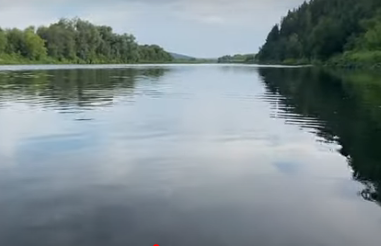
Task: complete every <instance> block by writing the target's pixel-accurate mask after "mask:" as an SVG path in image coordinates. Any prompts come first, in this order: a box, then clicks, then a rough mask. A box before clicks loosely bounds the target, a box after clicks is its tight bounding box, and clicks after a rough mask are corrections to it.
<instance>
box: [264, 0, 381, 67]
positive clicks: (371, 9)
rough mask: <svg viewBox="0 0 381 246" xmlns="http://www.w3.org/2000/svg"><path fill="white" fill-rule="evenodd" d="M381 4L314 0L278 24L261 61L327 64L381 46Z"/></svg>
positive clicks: (369, 0)
mask: <svg viewBox="0 0 381 246" xmlns="http://www.w3.org/2000/svg"><path fill="white" fill-rule="evenodd" d="M380 11H381V1H379V0H362V1H358V0H311V1H310V2H308V3H307V2H305V3H303V4H302V5H301V6H300V7H298V8H297V9H294V10H292V11H289V12H288V14H287V16H286V17H284V18H283V19H282V20H281V23H280V24H276V25H275V26H274V27H273V28H272V30H271V31H270V33H269V34H268V37H267V39H266V42H265V44H264V45H263V46H262V47H261V48H260V52H259V53H258V56H257V58H258V60H259V61H261V62H284V61H285V60H290V59H292V60H295V61H297V60H308V61H313V60H320V61H327V60H329V59H331V58H332V57H334V56H336V55H341V54H344V53H346V52H362V51H376V50H379V49H380V47H381V18H380V17H381V13H380Z"/></svg>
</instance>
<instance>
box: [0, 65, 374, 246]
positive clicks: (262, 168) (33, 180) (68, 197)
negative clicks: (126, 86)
mask: <svg viewBox="0 0 381 246" xmlns="http://www.w3.org/2000/svg"><path fill="white" fill-rule="evenodd" d="M150 86H151V87H150ZM148 87H150V88H148ZM149 90H150V91H149ZM152 91H155V93H151V92H152ZM264 96H265V91H264V88H263V85H262V84H261V82H260V80H259V79H258V76H257V74H256V72H255V70H254V71H251V70H250V71H242V70H238V71H237V70H221V69H220V68H215V67H203V66H202V67H199V68H198V67H194V68H192V69H189V68H188V69H185V68H184V70H182V68H176V69H173V70H171V71H170V72H168V73H166V74H164V75H163V77H161V78H160V79H159V80H158V81H157V82H155V83H153V84H152V83H148V84H147V82H146V81H145V80H144V79H141V78H140V79H139V78H138V79H137V81H136V83H135V87H134V89H133V93H132V97H133V100H127V101H125V100H123V98H120V100H117V101H116V102H115V103H114V104H112V106H109V107H106V108H104V107H102V106H100V107H94V108H93V110H90V111H86V116H85V117H87V118H90V119H92V120H90V121H76V119H78V115H76V114H60V113H59V112H60V111H57V110H53V109H52V110H51V109H49V108H43V109H42V108H40V107H39V106H38V104H36V105H34V106H33V108H32V107H29V106H28V102H17V101H15V102H8V104H7V106H6V107H3V108H0V119H2V127H1V128H0V136H1V139H0V158H1V160H2V161H1V165H0V172H3V173H5V174H7V175H1V173H0V177H2V181H0V188H1V187H7V188H12V189H13V191H14V192H16V193H18V194H23V196H21V195H20V196H16V195H15V193H14V192H5V193H4V194H3V201H7V203H5V204H6V205H8V206H9V205H12V206H13V205H14V206H15V207H13V208H11V207H8V208H7V209H5V210H3V213H1V212H0V213H1V214H3V215H5V218H4V221H7V222H9V223H11V225H12V226H15V227H16V228H18V226H20V225H21V224H23V223H25V224H26V225H28V226H30V227H34V228H45V227H49V226H53V225H55V226H57V228H54V229H52V230H53V231H55V232H54V233H60V232H62V233H64V234H65V233H66V234H65V236H62V235H61V236H62V238H64V239H65V238H66V239H67V240H69V239H70V238H71V239H72V238H75V235H77V234H76V228H77V227H78V228H81V229H78V228H77V229H78V230H80V231H81V230H83V231H81V232H82V235H83V236H84V237H85V238H87V240H88V241H86V240H85V243H84V245H90V244H93V245H101V243H102V242H103V243H104V242H110V241H109V240H111V242H112V239H110V238H117V239H118V240H120V242H135V243H137V242H138V243H150V241H149V239H150V238H159V239H161V240H163V241H164V242H166V240H169V241H167V242H168V243H170V242H179V241H181V239H184V238H185V239H187V240H188V241H187V242H189V243H191V242H192V243H198V244H199V245H207V244H210V243H213V244H214V243H216V242H224V243H226V245H232V244H233V243H234V242H236V243H237V242H239V243H238V244H240V245H248V244H250V243H251V242H253V241H254V242H259V243H262V245H281V243H282V242H288V243H293V245H303V244H304V245H307V244H308V245H321V244H322V245H345V246H352V245H353V246H354V245H361V244H362V242H366V243H367V245H378V244H377V243H378V242H379V240H378V239H379V237H378V236H377V235H378V231H379V229H380V226H379V221H380V219H381V217H380V216H377V214H378V211H379V209H378V207H377V206H375V205H374V204H372V203H366V202H364V201H363V200H362V199H360V198H359V197H358V194H357V193H358V192H359V191H360V190H361V189H362V186H361V185H360V184H358V183H356V182H354V181H352V180H351V171H350V169H349V168H348V166H347V163H346V159H345V158H344V157H343V156H341V155H340V154H339V153H338V152H337V149H339V148H338V147H339V146H337V145H336V144H334V143H324V142H322V141H318V140H319V137H317V136H316V135H314V134H312V133H311V132H309V131H308V130H307V129H305V128H300V127H299V126H298V125H295V124H286V119H284V118H283V117H279V118H276V117H271V115H273V114H274V107H273V106H272V105H270V104H269V102H268V101H266V100H263V97H264ZM115 97H116V98H118V94H117V91H116V94H115ZM275 113H276V112H275ZM300 120H302V119H300ZM307 121H309V122H310V121H312V119H307ZM25 184H29V185H25ZM0 201H1V199H0ZM22 201H24V202H25V203H26V204H29V205H30V208H28V209H26V210H25V211H24V208H23V207H20V205H19V204H20V202H22ZM3 204H4V202H3ZM17 206H19V207H17ZM0 208H4V205H1V202H0ZM7 211H8V212H9V213H8V214H6V212H7ZM18 216H20V217H18ZM21 216H25V217H24V219H22V220H17V219H18V218H21ZM76 226H77V227H76ZM92 226H94V227H97V228H93V227H92ZM120 227H124V228H126V231H122V230H121V229H120ZM2 228H3V229H4V231H5V232H7V231H8V230H9V228H11V227H6V225H5V224H3V223H1V222H0V229H2ZM45 229H46V228H45ZM42 231H43V230H42ZM25 233H26V234H25V238H29V239H31V242H32V245H34V244H33V242H35V241H33V240H32V239H33V238H34V237H33V235H32V234H28V233H29V232H28V231H26V232H25ZM54 233H53V234H49V235H50V236H51V237H52V238H50V239H47V242H53V241H54V240H53V239H54V238H57V237H58V235H56V234H54ZM99 233H105V235H106V236H105V238H103V240H105V241H102V240H101V239H99V240H98V241H97V240H96V238H92V237H93V236H95V235H100V234H99ZM274 233H275V235H274ZM145 234H147V235H149V236H148V237H146V238H145V237H144V235H145ZM1 235H4V234H1V233H0V241H1ZM38 235H43V234H38ZM139 235H140V236H139ZM169 235H171V236H172V239H171V240H173V241H171V240H170V239H168V238H169ZM166 236H168V237H166ZM90 238H92V239H90ZM197 239H198V241H197ZM20 240H21V239H20ZM49 240H51V241H49ZM63 242H68V243H73V242H78V241H75V240H74V241H70V240H69V241H63ZM311 242H315V244H311ZM114 244H115V245H119V244H118V243H116V242H114ZM20 245H21V243H20ZM110 245H113V243H111V244H110ZM185 245H187V244H185Z"/></svg>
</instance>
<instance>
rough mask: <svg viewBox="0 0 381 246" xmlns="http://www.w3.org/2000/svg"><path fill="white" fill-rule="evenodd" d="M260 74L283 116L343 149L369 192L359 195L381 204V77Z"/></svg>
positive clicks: (311, 71)
mask: <svg viewBox="0 0 381 246" xmlns="http://www.w3.org/2000/svg"><path fill="white" fill-rule="evenodd" d="M259 73H260V75H261V77H262V78H263V81H264V84H265V86H266V89H267V91H268V93H269V95H279V96H278V97H277V98H278V99H277V102H276V103H277V104H279V105H281V106H279V109H280V110H281V111H284V112H285V113H284V115H285V117H287V115H294V116H290V117H299V118H301V119H300V120H299V121H295V122H297V123H298V124H299V125H301V126H303V127H307V128H310V129H313V130H314V132H315V133H316V134H317V135H319V136H321V137H323V138H324V139H325V140H326V141H329V142H338V143H339V144H340V145H341V146H342V149H341V150H340V153H341V154H342V155H343V156H345V157H346V158H347V160H348V164H349V165H350V166H351V167H352V169H353V178H354V179H355V180H358V181H360V182H362V183H363V184H364V185H365V187H366V188H365V189H364V190H363V191H362V192H361V193H360V195H361V196H362V197H363V198H364V199H366V200H369V201H374V202H377V203H379V204H380V205H381V196H380V194H381V151H380V149H379V146H381V107H380V105H381V81H380V80H379V79H378V78H379V75H377V74H371V73H361V72H353V73H349V72H345V73H340V72H335V73H333V72H324V71H319V70H317V69H313V68H306V69H271V68H260V69H259ZM303 118H304V119H310V120H309V121H307V120H306V121H303V120H302V119H303ZM311 119H314V121H315V122H316V124H312V123H311Z"/></svg>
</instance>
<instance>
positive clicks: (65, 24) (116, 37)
mask: <svg viewBox="0 0 381 246" xmlns="http://www.w3.org/2000/svg"><path fill="white" fill-rule="evenodd" d="M172 59H173V58H172V56H171V55H170V54H169V53H168V52H166V51H165V50H164V49H163V48H162V47H160V46H158V45H140V44H138V43H137V42H136V39H135V37H134V36H133V35H131V34H117V33H114V32H113V29H112V28H111V27H109V26H97V25H94V24H92V23H90V22H89V21H86V20H81V19H79V18H74V19H60V20H59V21H58V22H57V23H53V24H51V25H49V26H41V27H38V28H37V29H36V28H35V27H33V26H31V27H28V28H26V29H24V30H20V29H17V28H12V29H1V28H0V64H20V63H77V64H98V63H145V62H170V61H172Z"/></svg>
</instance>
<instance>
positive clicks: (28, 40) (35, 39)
mask: <svg viewBox="0 0 381 246" xmlns="http://www.w3.org/2000/svg"><path fill="white" fill-rule="evenodd" d="M23 46H24V53H23V55H24V56H25V57H27V58H29V59H31V60H40V59H42V58H44V57H46V47H45V42H44V40H43V39H42V38H41V37H40V36H38V35H37V34H36V33H35V29H34V27H29V28H27V29H25V31H24V45H23Z"/></svg>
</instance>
